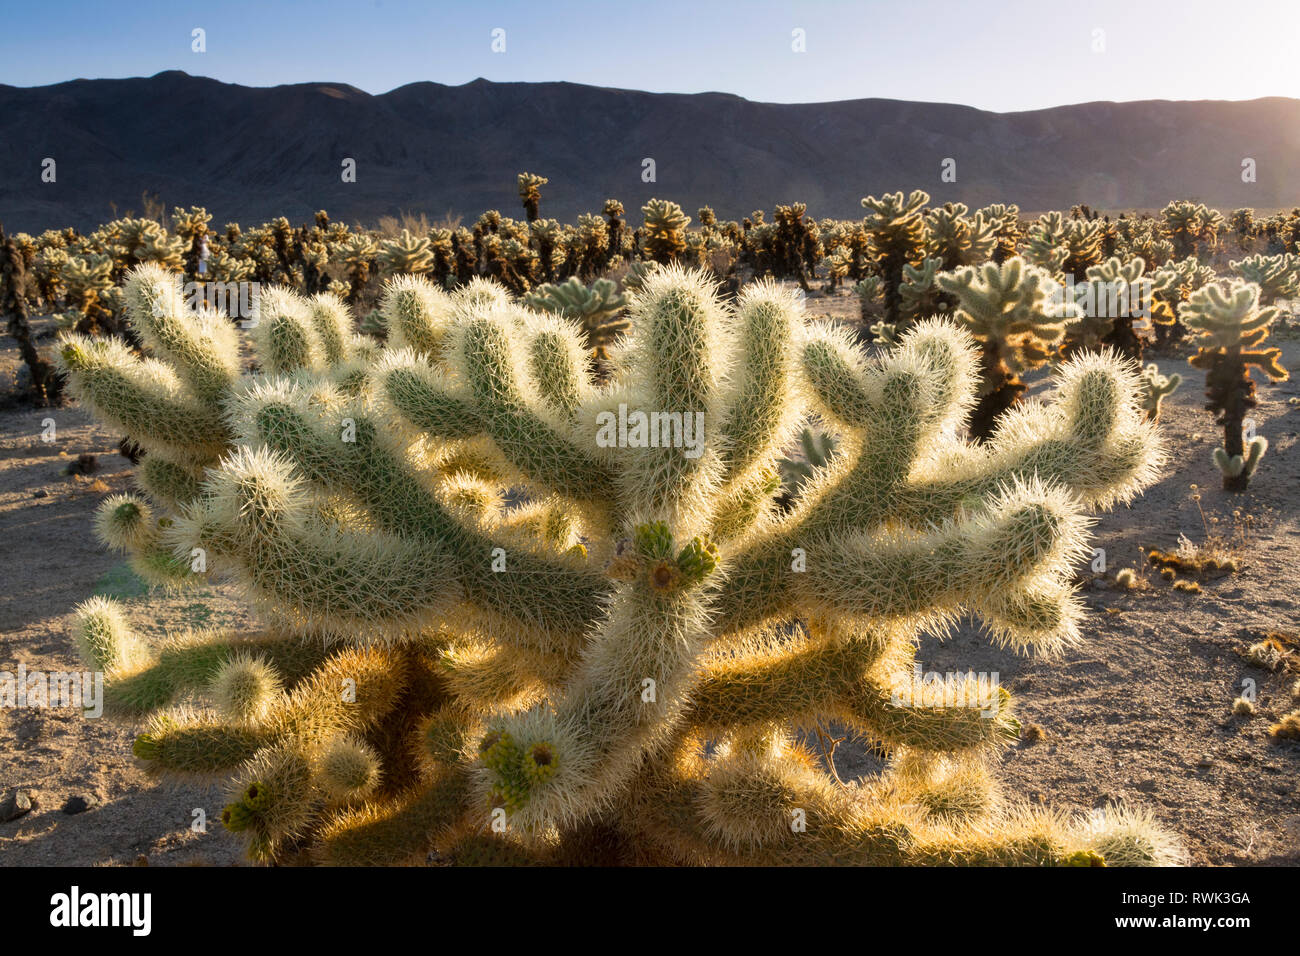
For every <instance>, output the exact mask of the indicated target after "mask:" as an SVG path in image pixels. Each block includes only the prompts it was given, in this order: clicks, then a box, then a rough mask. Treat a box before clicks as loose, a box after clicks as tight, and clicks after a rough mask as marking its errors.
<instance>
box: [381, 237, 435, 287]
mask: <svg viewBox="0 0 1300 956" xmlns="http://www.w3.org/2000/svg"><path fill="white" fill-rule="evenodd" d="M379 263H380V265H381V266H382V268H383V270H384V274H385V275H390V276H391V275H417V276H418V275H424V274H425V273H427V272H428V271H429V270H430V269H432V268H433V253H432V251H431V250H430V248H429V240H428V239H427V238H426V237H424V236H413V235H411V232H410V230H409V229H403V230H402V234H401V235H400V236H398V237H397V238H396V239H385V240H384V241H383V242H381V243H380V244H379Z"/></svg>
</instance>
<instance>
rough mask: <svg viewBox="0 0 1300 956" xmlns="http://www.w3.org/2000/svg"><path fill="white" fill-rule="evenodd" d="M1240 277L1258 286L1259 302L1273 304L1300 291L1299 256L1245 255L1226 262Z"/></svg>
mask: <svg viewBox="0 0 1300 956" xmlns="http://www.w3.org/2000/svg"><path fill="white" fill-rule="evenodd" d="M1228 266H1229V268H1231V269H1232V271H1233V272H1235V273H1236V274H1237V275H1238V276H1239V277H1240V278H1242V279H1243V280H1245V281H1246V282H1253V283H1255V285H1257V286H1259V304H1260V305H1273V304H1274V303H1276V302H1277V300H1278V299H1290V298H1293V297H1295V295H1296V294H1297V293H1298V292H1300V256H1293V255H1288V254H1286V253H1284V254H1282V255H1280V256H1260V255H1255V256H1247V257H1246V258H1245V259H1238V260H1236V261H1233V262H1229V263H1228Z"/></svg>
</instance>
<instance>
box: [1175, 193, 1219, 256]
mask: <svg viewBox="0 0 1300 956" xmlns="http://www.w3.org/2000/svg"><path fill="white" fill-rule="evenodd" d="M1160 215H1161V218H1162V219H1163V220H1164V229H1165V234H1166V235H1167V236H1168V237H1169V241H1170V242H1172V243H1173V246H1174V255H1175V256H1177V257H1178V258H1179V259H1185V258H1186V257H1187V256H1195V255H1197V253H1198V251H1200V250H1205V249H1213V248H1214V246H1215V244H1216V243H1217V242H1218V237H1219V229H1221V228H1222V227H1223V216H1222V214H1220V213H1219V212H1218V211H1217V210H1214V209H1211V208H1209V207H1208V206H1206V205H1205V204H1204V203H1198V202H1188V201H1187V200H1178V201H1176V202H1171V203H1170V204H1169V205H1167V206H1165V208H1164V209H1162V210H1160Z"/></svg>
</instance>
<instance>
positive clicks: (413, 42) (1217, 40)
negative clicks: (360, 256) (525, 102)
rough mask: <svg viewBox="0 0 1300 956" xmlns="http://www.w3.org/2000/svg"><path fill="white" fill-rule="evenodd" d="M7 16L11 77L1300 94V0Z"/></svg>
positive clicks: (122, 10) (405, 6) (948, 93)
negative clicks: (199, 40) (174, 73)
mask: <svg viewBox="0 0 1300 956" xmlns="http://www.w3.org/2000/svg"><path fill="white" fill-rule="evenodd" d="M990 6H991V7H993V9H992V10H991V11H988V12H984V11H982V10H981V8H985V9H987V7H990ZM196 27H199V28H202V29H204V30H205V31H206V41H207V52H205V53H196V52H193V51H192V50H191V31H192V30H193V29H195V28H196ZM495 28H501V29H504V30H505V31H506V33H505V46H506V49H505V52H504V53H494V52H492V49H491V44H492V36H491V34H492V31H493V29H495ZM0 29H2V31H3V32H2V33H0V83H6V84H11V85H15V86H41V85H45V84H49V83H57V82H61V81H63V80H68V79H75V78H79V77H123V76H148V75H151V74H153V73H157V72H159V71H161V70H168V69H179V70H185V71H186V72H188V73H193V74H196V75H203V76H211V77H215V78H216V79H220V80H225V81H229V82H235V83H242V84H245V85H249V86H270V85H275V84H277V83H292V82H309V81H332V82H336V83H350V84H352V85H353V86H356V87H360V88H361V89H363V90H367V91H369V92H372V93H381V92H384V91H386V90H390V89H393V88H394V87H397V86H401V85H403V84H405V83H411V82H414V81H417V80H434V81H437V82H440V83H449V84H459V83H465V82H468V81H469V80H472V79H474V78H475V77H479V76H482V77H486V78H487V79H489V80H502V81H506V80H526V81H540V80H569V81H572V82H575V83H590V84H595V85H600V86H618V87H625V88H632V89H643V90H652V91H671V92H687V93H690V92H700V91H704V90H721V91H725V92H729V93H737V94H739V95H741V96H745V97H748V98H750V99H754V100H764V101H769V102H816V101H823V100H842V99H855V98H859V97H870V96H879V97H889V98H894V99H911V100H926V101H938V102H947V103H963V104H968V105H971V106H977V107H981V108H983V109H992V110H1000V111H1006V110H1021V109H1036V108H1039V107H1046V106H1057V105H1062V104H1066V103H1080V102H1087V101H1092V100H1139V99H1184V100H1185V99H1231V100H1240V99H1252V98H1255V97H1259V96H1292V97H1300V60H1297V50H1298V49H1300V0H1073V2H1059V0H999V2H996V3H993V4H988V5H986V4H983V3H976V2H974V0H952V2H947V3H942V2H937V0H899V2H895V3H885V2H880V0H856V2H854V0H789V2H770V0H744V2H741V0H638V2H626V0H604V2H599V0H549V2H548V0H528V2H514V0H497V2H494V0H479V2H445V0H443V2H438V0H427V2H422V3H421V2H402V0H349V2H338V0H319V2H314V3H306V2H277V0H258V2H246V0H238V2H228V3H221V2H194V0H173V2H171V3H159V2H154V0H123V2H106V0H62V2H61V0H31V2H17V0H0ZM796 29H801V30H803V31H804V37H805V41H804V42H805V46H806V52H804V53H796V52H794V51H793V50H792V43H793V42H794V40H793V37H792V31H794V30H796ZM1097 30H1100V31H1104V32H1103V34H1100V35H1099V34H1096V33H1095V31H1097ZM1098 38H1100V40H1101V42H1102V45H1103V50H1102V51H1101V52H1097V51H1094V45H1095V43H1096V42H1097V40H1098Z"/></svg>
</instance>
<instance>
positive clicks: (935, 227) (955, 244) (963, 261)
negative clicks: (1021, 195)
mask: <svg viewBox="0 0 1300 956" xmlns="http://www.w3.org/2000/svg"><path fill="white" fill-rule="evenodd" d="M969 211H970V210H969V208H968V207H967V206H966V204H965V203H951V202H949V203H944V204H943V205H942V206H940V207H938V208H937V209H931V210H930V211H929V212H928V213H926V216H925V231H926V240H925V249H926V252H925V254H926V256H927V257H928V258H934V259H938V260H939V269H940V271H944V272H947V271H951V270H953V269H956V268H959V267H960V266H972V265H977V264H979V263H981V262H986V261H987V260H988V259H989V258H990V257H991V256H992V255H993V250H994V248H995V247H996V245H997V242H998V236H997V229H998V228H999V227H1000V226H1001V225H1002V220H1001V218H1000V217H999V218H989V219H986V218H985V216H984V213H983V212H977V213H975V215H974V216H973V217H967V215H966V213H967V212H969ZM1003 215H1005V212H1004V213H1003Z"/></svg>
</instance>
